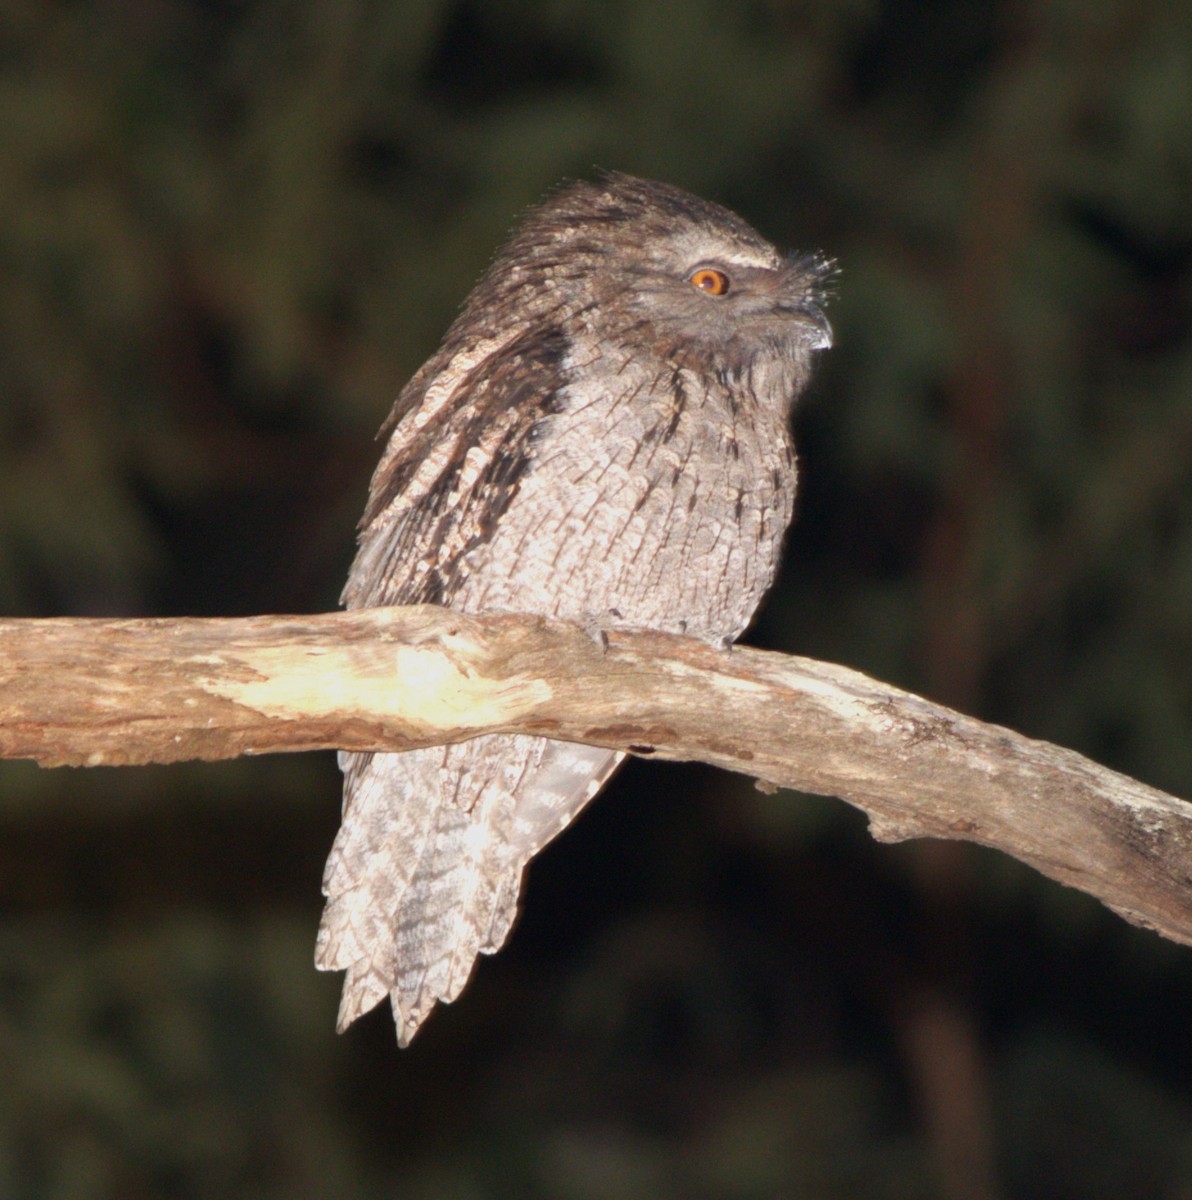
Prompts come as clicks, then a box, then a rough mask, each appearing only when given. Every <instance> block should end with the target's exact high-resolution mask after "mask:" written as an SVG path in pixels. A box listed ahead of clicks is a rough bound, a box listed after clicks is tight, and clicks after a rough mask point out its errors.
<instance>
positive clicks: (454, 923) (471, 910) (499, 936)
mask: <svg viewBox="0 0 1192 1200" xmlns="http://www.w3.org/2000/svg"><path fill="white" fill-rule="evenodd" d="M622 757H623V756H621V755H617V754H614V753H612V752H610V751H606V750H598V749H593V748H591V747H584V746H570V745H567V744H565V743H561V742H551V741H546V740H544V739H542V738H529V737H496V736H493V737H480V738H476V739H474V740H473V741H471V742H467V743H464V744H462V745H458V746H449V747H444V748H436V749H431V750H415V751H410V752H407V753H405V754H376V755H345V756H344V758H345V763H344V766H345V795H346V802H345V806H344V822H343V827H342V828H341V830H340V833H339V836H338V837H337V838H336V843H335V846H334V848H333V850H332V854H331V857H330V859H329V860H328V865H327V870H326V873H325V877H324V888H323V890H324V893H325V894H326V895H327V906H326V908H325V910H324V914H323V921H322V925H321V927H320V932H319V944H318V950H317V954H316V963H317V965H318V966H319V967H320V968H322V969H324V970H337V969H343V970H346V972H347V974H346V976H345V978H344V990H343V999H342V1002H341V1004H340V1012H339V1023H338V1027H339V1028H340V1029H343V1028H346V1027H347V1026H348V1025H350V1024H351V1023H352V1021H354V1020H355V1019H356V1018H357V1017H359V1016H361V1015H362V1014H364V1013H365V1012H368V1011H369V1010H370V1009H372V1008H373V1007H374V1006H375V1005H376V1004H378V1003H379V1002H380V1001H381V1000H382V999H383V998H384V997H385V995H386V994H388V995H389V997H390V1000H391V1002H392V1006H393V1014H394V1019H395V1021H396V1023H397V1032H398V1041H399V1042H400V1043H401V1044H402V1045H403V1046H404V1045H407V1044H408V1043H409V1041H410V1039H411V1038H412V1037H413V1036H414V1034H415V1033H416V1032H417V1029H418V1027H419V1026H420V1025H421V1024H422V1022H423V1021H425V1020H426V1018H427V1017H428V1016H429V1015H430V1012H431V1010H432V1009H433V1008H434V1006H435V1004H436V1003H450V1002H451V1001H452V1000H454V999H455V998H456V997H457V996H458V995H459V993H460V992H461V991H462V990H463V988H464V985H465V984H466V983H467V981H468V978H469V977H470V975H471V973H472V970H473V968H474V966H475V963H476V960H477V958H478V956H479V955H480V954H482V953H488V954H491V953H493V952H494V951H496V950H498V949H500V947H501V946H502V945H503V944H504V942H505V939H506V938H507V937H508V935H509V931H510V929H511V928H512V926H513V922H514V919H515V917H516V915H517V901H518V893H519V891H520V884H521V877H522V874H523V871H524V868H525V866H526V864H527V863H528V862H529V860H530V858H531V857H533V855H534V854H535V853H537V851H538V850H539V849H541V848H542V846H544V845H545V844H546V843H547V842H548V841H549V840H550V839H551V838H552V837H554V836H555V835H556V834H557V833H558V832H560V830H562V829H563V828H564V827H565V826H566V825H567V824H568V823H569V822H570V821H571V820H572V818H573V817H574V816H575V814H576V813H577V812H578V811H579V809H580V808H582V807H583V805H584V804H586V803H587V801H588V800H589V799H591V797H592V796H594V795H595V794H596V792H597V791H598V790H599V788H600V786H601V785H602V784H603V783H604V782H605V780H606V779H607V778H608V776H609V775H610V774H611V772H612V771H613V770H614V769H615V767H616V766H617V764H618V763H619V762H620V760H621V758H622Z"/></svg>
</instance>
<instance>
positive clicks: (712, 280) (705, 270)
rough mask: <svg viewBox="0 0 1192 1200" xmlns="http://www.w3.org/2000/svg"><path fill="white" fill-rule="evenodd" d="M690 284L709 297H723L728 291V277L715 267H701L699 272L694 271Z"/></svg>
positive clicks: (689, 279)
mask: <svg viewBox="0 0 1192 1200" xmlns="http://www.w3.org/2000/svg"><path fill="white" fill-rule="evenodd" d="M688 282H689V283H690V284H691V286H692V287H697V288H699V290H700V291H701V292H707V293H708V295H709V296H723V295H724V293H725V292H727V291H728V276H727V275H726V274H725V273H724V272H723V271H717V270H716V268H715V267H700V269H699V270H698V271H692V273H691V275H690V276H689V277H688Z"/></svg>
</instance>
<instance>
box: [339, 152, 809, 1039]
mask: <svg viewBox="0 0 1192 1200" xmlns="http://www.w3.org/2000/svg"><path fill="white" fill-rule="evenodd" d="M826 271H827V266H826V264H825V263H824V262H823V260H821V259H816V258H783V257H781V256H780V255H779V254H778V253H777V251H776V250H775V249H774V248H773V247H772V246H770V245H769V243H767V242H765V241H764V240H763V239H762V238H761V237H759V236H758V234H757V233H755V232H754V231H753V230H752V229H751V228H750V227H749V226H748V225H747V224H746V223H745V222H744V221H742V220H741V219H740V218H739V217H737V216H735V215H734V214H732V213H730V212H728V211H727V210H725V209H723V208H720V207H718V206H717V205H714V204H709V203H707V202H706V201H703V200H700V199H698V198H697V197H695V196H692V195H689V194H688V193H686V192H683V191H680V190H679V189H678V188H674V187H670V186H668V185H665V184H661V183H651V182H646V181H644V180H640V179H633V178H630V177H628V176H625V175H608V176H606V177H604V178H602V179H601V180H599V181H598V182H596V183H580V184H576V185H574V186H572V187H570V188H568V189H566V190H564V191H562V192H560V193H558V194H557V195H556V196H555V197H554V198H553V199H551V200H549V201H548V202H547V203H546V204H544V205H543V206H542V207H541V208H539V209H538V210H536V211H535V212H533V213H531V214H530V215H529V217H528V218H526V219H525V220H524V221H523V222H522V224H521V226H520V227H519V228H518V230H517V231H516V232H515V234H514V235H513V237H512V238H511V239H510V241H509V242H508V243H507V244H506V246H505V247H504V248H503V249H502V250H501V251H500V252H499V253H498V254H497V256H496V258H495V259H494V261H493V263H492V266H491V267H490V268H489V270H488V272H487V273H486V274H485V276H484V278H483V279H482V280H481V281H480V283H479V284H478V285H477V287H476V288H475V290H474V291H473V292H472V294H471V296H470V297H469V298H468V300H467V302H466V303H465V305H464V308H463V311H462V313H461V314H460V316H459V318H458V319H457V320H456V322H455V323H454V324H453V325H452V327H451V329H450V330H449V331H448V333H447V336H446V338H445V339H444V342H443V345H442V346H441V347H440V349H439V350H438V352H437V353H436V354H435V355H434V356H433V357H432V358H431V359H430V360H429V361H428V362H427V363H426V365H425V366H423V367H422V369H421V370H420V371H419V372H418V373H417V374H416V375H415V376H414V378H413V379H412V380H411V381H410V382H409V384H408V385H407V386H406V388H405V390H404V391H403V392H402V394H401V396H400V397H399V399H398V401H397V404H396V405H395V407H394V410H393V414H392V415H391V417H390V418H389V420H388V422H387V424H386V426H385V428H384V430H383V431H382V432H384V433H387V434H388V437H389V442H388V445H387V446H386V448H385V451H384V453H383V455H382V457H381V461H380V464H379V465H378V467H377V470H376V473H375V475H374V476H373V481H372V488H371V491H370V494H369V501H368V507H367V509H366V511H365V514H364V518H363V521H362V523H361V531H362V532H361V537H360V549H359V553H358V555H357V557H356V561H355V563H354V565H353V567H352V571H351V574H350V576H349V579H348V584H347V587H346V589H345V591H344V601H345V603H346V604H347V605H348V606H349V607H353V608H358V607H365V606H371V605H381V604H414V603H419V602H432V603H443V604H449V605H451V606H453V607H456V608H460V609H464V610H467V611H472V612H476V611H481V610H503V611H513V612H536V613H546V614H549V615H553V616H558V617H565V618H572V619H578V620H584V621H587V622H589V623H590V624H592V626H593V627H595V628H598V627H600V626H602V625H603V626H609V625H615V624H626V625H635V626H649V627H653V628H658V629H667V630H672V631H686V632H687V633H688V634H692V635H694V636H696V637H700V638H704V639H707V640H710V641H715V642H718V643H724V642H726V641H727V640H729V639H732V638H735V637H737V636H738V635H739V634H740V633H741V632H742V630H744V628H745V627H746V625H747V624H748V623H749V621H750V619H751V618H752V616H753V613H754V610H755V609H756V608H757V605H758V603H759V601H760V600H761V598H762V595H763V594H764V593H765V591H766V589H767V588H768V587H769V585H770V583H771V581H772V579H773V577H774V572H775V569H776V566H777V562H778V555H779V550H780V546H781V542H782V538H783V534H784V532H785V530H786V526H787V523H788V521H789V520H790V517H791V511H792V507H793V504H794V494H795V464H794V452H793V448H792V445H791V440H790V431H789V421H790V410H791V405H792V403H793V402H794V400H795V398H796V397H797V396H798V394H799V393H800V392H801V391H802V390H803V387H804V386H805V384H806V383H807V379H808V376H809V373H810V370H811V360H812V357H813V353H814V351H816V350H820V349H823V348H824V347H825V346H827V345H828V344H829V342H830V337H829V331H828V326H827V323H826V321H825V320H824V318H823V315H822V313H821V310H820V304H821V301H822V294H821V290H822V285H823V280H824V276H825V273H826ZM621 757H622V756H621V755H618V754H614V753H611V752H609V751H607V750H600V749H593V748H590V747H584V746H572V745H567V744H566V743H562V742H553V741H548V740H546V739H543V738H532V737H509V736H505V737H500V736H486V737H480V738H476V739H474V740H472V741H470V742H466V743H462V744H460V745H454V746H445V747H442V748H434V749H428V750H415V751H411V752H408V753H404V754H344V755H343V756H342V758H341V763H342V766H343V769H344V776H345V796H344V817H343V826H342V828H341V829H340V831H339V835H338V837H337V838H336V840H335V846H334V848H333V849H332V852H331V857H330V859H329V861H328V863H327V870H326V874H325V877H324V881H323V890H324V893H325V894H326V896H327V907H326V910H325V912H324V915H323V923H322V927H321V930H320V934H319V943H318V954H317V961H318V965H319V966H320V967H321V968H323V969H326V970H334V969H342V970H345V971H346V972H347V976H346V978H345V980H344V990H343V1001H342V1004H341V1006H340V1015H339V1026H340V1028H341V1029H342V1028H345V1027H346V1026H347V1025H348V1024H350V1023H351V1022H352V1021H353V1020H355V1019H356V1018H357V1017H358V1016H360V1015H361V1014H362V1013H364V1012H367V1011H368V1010H369V1009H370V1008H372V1007H373V1006H374V1005H375V1004H377V1003H378V1002H379V1001H380V1000H382V999H383V998H384V997H385V996H386V995H388V996H389V997H390V998H391V1001H392V1005H393V1013H394V1018H395V1020H396V1022H397V1031H398V1040H399V1041H400V1043H401V1044H402V1045H403V1046H404V1045H406V1044H407V1043H408V1042H409V1040H410V1038H411V1037H413V1035H414V1033H415V1032H416V1030H417V1029H418V1027H419V1025H420V1024H421V1023H422V1022H423V1021H424V1020H425V1019H426V1017H427V1015H428V1014H429V1012H430V1011H431V1009H432V1008H433V1007H434V1005H435V1003H436V1002H437V1001H443V1002H449V1001H451V1000H453V999H454V998H455V997H456V996H457V995H458V994H459V992H460V990H461V989H462V988H463V986H464V984H465V983H466V981H467V978H468V975H469V974H470V972H471V970H472V967H473V965H474V963H475V960H476V957H477V955H478V954H485V953H492V952H494V951H496V950H498V949H500V947H501V945H502V943H503V942H504V941H505V938H506V936H507V935H508V933H509V930H510V927H511V925H512V922H513V919H514V916H515V915H516V912H517V900H518V892H519V889H520V884H521V876H522V871H523V869H524V867H525V866H526V864H527V863H528V862H529V860H530V859H531V858H532V857H533V856H534V855H535V854H536V853H537V852H538V851H539V850H540V849H541V848H542V847H543V846H544V845H545V844H546V843H547V842H548V841H550V839H551V838H553V837H554V836H555V835H556V834H557V833H558V832H559V831H560V830H562V829H563V828H564V827H565V826H566V825H567V824H568V823H569V822H570V821H571V820H572V819H573V818H574V817H575V815H576V813H578V812H579V810H580V809H581V808H582V807H583V806H584V805H585V804H586V803H587V802H588V801H589V800H590V799H591V798H592V797H593V796H594V795H595V794H596V792H597V791H599V789H600V787H601V786H602V785H603V784H604V782H605V781H606V780H607V779H608V777H609V775H611V774H612V772H613V771H614V770H615V768H616V767H617V765H618V763H619V762H620V761H621Z"/></svg>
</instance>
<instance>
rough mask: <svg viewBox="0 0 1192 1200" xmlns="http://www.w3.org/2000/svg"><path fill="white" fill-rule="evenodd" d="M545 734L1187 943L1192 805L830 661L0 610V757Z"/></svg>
mask: <svg viewBox="0 0 1192 1200" xmlns="http://www.w3.org/2000/svg"><path fill="white" fill-rule="evenodd" d="M481 732H522V733H540V734H547V735H549V736H551V737H558V738H563V739H566V740H569V741H576V742H589V743H593V744H597V745H602V746H612V747H617V748H619V749H624V750H630V751H632V752H634V753H637V754H643V755H646V754H648V755H651V756H653V757H656V758H669V759H698V760H701V761H703V762H708V763H714V764H716V765H718V766H721V767H725V768H727V769H729V770H734V771H743V772H746V773H748V774H751V775H754V776H755V777H757V778H759V779H761V780H764V781H766V782H767V783H771V784H775V785H779V786H783V787H790V788H797V789H799V790H801V791H806V792H815V793H820V794H824V795H834V796H839V797H840V798H842V799H844V800H846V801H848V803H850V804H852V805H855V806H856V807H857V808H860V809H862V810H864V811H865V812H866V813H867V814H868V815H869V819H870V828H871V830H872V832H873V834H874V836H875V837H877V838H878V839H880V840H882V841H890V842H893V841H901V840H904V839H907V838H914V837H941V838H958V839H963V840H968V841H973V842H978V843H981V844H982V845H986V846H993V847H996V848H998V849H1000V850H1004V851H1005V852H1006V853H1008V854H1012V855H1014V856H1015V857H1016V858H1019V859H1021V860H1022V861H1024V862H1027V863H1030V864H1031V865H1032V866H1034V867H1036V868H1037V869H1038V870H1040V871H1042V872H1043V873H1044V874H1045V875H1049V876H1051V877H1052V878H1053V879H1058V880H1059V881H1060V882H1062V883H1066V884H1069V885H1071V886H1073V887H1077V888H1080V889H1082V890H1083V891H1086V892H1089V893H1090V894H1092V895H1094V896H1097V897H1098V898H1099V899H1101V900H1102V901H1104V902H1105V903H1106V904H1107V905H1109V906H1110V907H1111V908H1113V909H1115V910H1116V911H1117V912H1119V913H1121V914H1122V915H1123V916H1124V917H1126V918H1127V919H1129V920H1131V921H1134V922H1136V923H1138V924H1140V925H1144V926H1147V927H1150V928H1153V929H1155V930H1157V931H1158V932H1159V933H1161V934H1163V935H1164V936H1166V937H1169V938H1172V939H1174V940H1176V941H1180V942H1186V943H1192V886H1190V884H1192V805H1189V804H1187V803H1186V802H1184V801H1182V800H1178V799H1176V798H1175V797H1173V796H1168V795H1166V794H1164V793H1163V792H1160V791H1157V790H1156V789H1154V788H1151V787H1147V786H1146V785H1145V784H1142V783H1139V782H1137V781H1136V780H1133V779H1129V778H1127V777H1126V776H1123V775H1120V774H1117V773H1116V772H1114V771H1110V770H1107V769H1106V768H1104V767H1100V766H1098V765H1097V764H1096V763H1093V762H1091V761H1090V760H1089V759H1087V758H1083V757H1081V756H1080V755H1079V754H1075V753H1073V752H1072V751H1070V750H1065V749H1062V748H1061V747H1058V746H1053V745H1050V744H1048V743H1046V742H1039V741H1033V740H1031V739H1029V738H1026V737H1023V736H1022V735H1020V734H1017V733H1014V732H1012V731H1010V730H1008V729H1003V728H1000V727H998V726H994V725H988V724H985V723H983V722H981V721H977V720H974V719H973V718H971V717H966V716H963V715H962V714H960V713H957V712H953V711H951V710H949V709H946V708H943V707H942V706H940V705H938V704H932V703H931V702H929V701H927V700H924V699H922V698H920V697H918V696H914V695H911V694H909V693H907V692H903V691H900V690H898V689H897V688H892V687H889V686H888V685H886V684H882V683H878V682H876V681H875V680H872V679H869V678H867V677H866V676H864V675H861V674H859V673H858V672H856V671H851V670H848V669H846V668H844V667H839V666H834V665H832V664H830V663H823V662H815V661H812V660H809V659H803V658H792V657H786V656H783V655H779V654H773V653H767V652H764V651H759V650H751V649H747V648H742V647H737V648H734V649H733V650H732V651H731V652H727V651H721V650H717V649H715V648H712V647H709V646H706V645H703V644H701V643H699V642H695V641H693V640H691V639H687V638H680V637H674V636H670V635H665V634H658V633H645V632H611V633H609V635H608V646H607V649H604V648H603V647H602V646H601V645H600V644H599V643H598V642H597V641H596V640H594V639H593V638H592V637H591V636H590V635H589V633H588V632H586V631H584V630H583V629H580V628H578V627H576V626H572V625H567V624H563V623H559V622H551V621H546V620H544V619H542V618H537V617H509V616H487V617H465V616H462V615H461V614H458V613H454V612H450V611H447V610H444V609H438V608H428V607H417V608H404V609H373V610H368V611H363V612H352V613H333V614H326V615H319V616H308V617H275V616H270V617H252V618H244V619H213V620H199V619H155V620H74V619H58V620H8V621H0V756H3V757H6V758H32V759H36V760H37V761H38V762H40V763H41V764H42V765H44V766H59V765H76V766H97V765H127V764H135V763H149V762H174V761H178V760H180V759H190V758H203V759H216V758H231V757H235V756H237V755H241V754H267V753H276V752H279V751H293V750H314V749H323V748H330V747H340V748H346V749H353V750H378V749H402V748H408V747H412V746H419V745H428V744H433V743H437V742H445V741H455V740H460V739H463V738H466V737H470V736H473V735H475V734H477V733H481Z"/></svg>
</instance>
